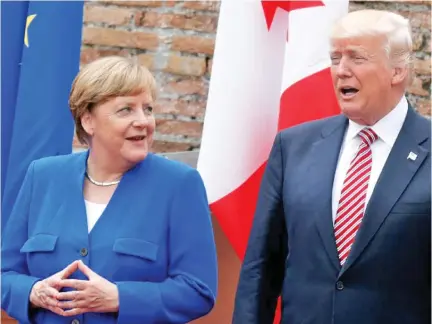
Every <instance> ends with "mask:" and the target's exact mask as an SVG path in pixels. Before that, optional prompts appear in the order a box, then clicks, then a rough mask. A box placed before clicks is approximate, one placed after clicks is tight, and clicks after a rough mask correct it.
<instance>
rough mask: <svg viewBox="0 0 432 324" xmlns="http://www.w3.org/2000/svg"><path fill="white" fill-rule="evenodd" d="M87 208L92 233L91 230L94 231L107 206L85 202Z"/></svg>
mask: <svg viewBox="0 0 432 324" xmlns="http://www.w3.org/2000/svg"><path fill="white" fill-rule="evenodd" d="M85 206H86V211H87V225H88V232H89V233H90V232H91V230H92V229H93V226H94V225H95V224H96V222H97V221H98V219H99V218H100V217H101V215H102V213H103V211H104V210H105V208H106V206H107V204H98V203H94V202H91V201H87V200H85Z"/></svg>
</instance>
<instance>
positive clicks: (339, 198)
mask: <svg viewBox="0 0 432 324" xmlns="http://www.w3.org/2000/svg"><path fill="white" fill-rule="evenodd" d="M410 35H411V34H410V26H409V23H408V21H407V20H405V19H404V18H403V17H401V16H399V15H396V14H393V13H389V12H384V11H372V10H364V11H357V12H351V13H349V14H348V15H347V16H345V17H344V18H342V19H341V20H340V21H338V22H337V24H336V26H335V27H334V29H333V31H332V37H331V59H332V67H331V69H332V74H333V77H334V86H335V91H336V95H337V97H338V100H339V104H340V107H341V110H342V114H341V115H338V116H334V117H330V118H326V119H322V120H319V121H313V122H308V123H304V124H302V125H298V126H296V127H292V128H290V129H287V130H284V131H282V132H280V133H279V134H278V135H277V137H276V140H275V142H274V145H273V148H272V151H271V154H270V157H269V160H268V164H267V169H266V171H265V174H264V177H263V181H262V186H261V189H260V195H259V200H258V204H257V209H256V213H255V218H254V223H253V228H252V231H251V234H250V239H249V245H248V248H247V252H246V256H245V259H244V263H243V265H242V270H241V275H240V280H239V285H238V290H237V295H236V300H235V310H234V316H233V323H235V324H270V323H272V322H273V319H274V311H275V306H276V302H277V298H278V296H279V295H280V296H281V298H282V323H284V324H285V323H286V324H429V323H430V322H431V299H430V295H431V279H430V277H431V157H430V146H431V142H430V134H431V122H430V120H428V119H426V118H424V117H422V116H421V115H419V114H418V113H417V112H416V111H415V110H414V109H413V108H412V107H411V105H410V104H409V103H408V102H407V100H406V98H405V91H406V88H407V86H408V85H409V82H410V61H411V55H412V40H411V36H410ZM309 108H310V109H313V108H312V107H309Z"/></svg>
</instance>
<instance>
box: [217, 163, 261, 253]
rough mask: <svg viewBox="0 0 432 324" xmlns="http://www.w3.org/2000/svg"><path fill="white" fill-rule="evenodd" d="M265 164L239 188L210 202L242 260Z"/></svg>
mask: <svg viewBox="0 0 432 324" xmlns="http://www.w3.org/2000/svg"><path fill="white" fill-rule="evenodd" d="M265 165H266V163H264V164H262V165H261V166H260V167H259V168H258V169H257V170H256V171H255V172H254V173H252V175H251V176H250V177H249V178H248V179H247V180H246V181H245V182H243V183H242V184H241V185H240V186H239V187H238V188H237V189H235V190H234V191H232V192H230V193H229V194H227V195H226V196H224V197H222V198H221V199H219V200H217V201H215V202H213V203H212V204H210V209H211V211H212V213H213V214H214V215H215V216H216V217H217V219H218V221H219V224H220V226H221V228H222V230H223V232H224V233H225V235H226V236H227V238H228V240H229V242H230V243H231V245H232V246H233V248H234V251H235V252H236V254H237V256H238V257H239V258H240V260H243V258H244V255H245V253H246V246H247V242H248V238H249V233H250V230H251V228H252V221H253V216H254V213H255V207H256V203H257V200H258V192H259V187H260V183H261V179H262V176H263V174H264V169H265Z"/></svg>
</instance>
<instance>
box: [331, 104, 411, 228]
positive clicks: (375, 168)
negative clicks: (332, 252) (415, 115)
mask: <svg viewBox="0 0 432 324" xmlns="http://www.w3.org/2000/svg"><path fill="white" fill-rule="evenodd" d="M407 112H408V102H407V100H406V98H405V96H403V97H402V99H401V100H400V101H399V103H398V104H397V106H396V107H395V108H394V109H393V110H391V111H390V112H389V113H388V114H387V115H386V116H384V117H383V118H382V119H380V120H379V121H378V122H377V123H376V124H375V125H373V126H371V127H370V128H372V129H373V130H374V131H375V133H376V134H377V135H378V139H377V140H376V141H375V142H374V143H372V145H371V150H372V170H371V174H370V178H369V185H368V190H367V193H366V206H367V203H368V202H369V199H370V196H371V195H372V192H373V190H374V188H375V184H376V183H377V181H378V178H379V176H380V174H381V171H382V169H383V167H384V164H385V162H386V161H387V158H388V156H389V154H390V151H391V149H392V147H393V145H394V143H395V141H396V138H397V137H398V135H399V132H400V130H401V128H402V125H403V123H404V121H405V117H406V114H407ZM365 127H366V126H364V125H359V124H357V123H355V122H353V121H351V120H350V121H349V125H348V127H347V130H346V133H345V137H344V140H343V142H342V147H341V151H340V154H339V161H338V165H337V167H336V172H335V177H334V182H333V193H332V210H333V212H332V214H333V223H334V221H335V219H336V212H337V208H338V204H339V198H340V194H341V191H342V187H343V182H344V180H345V176H346V173H347V172H348V168H349V166H350V163H351V160H352V159H353V158H354V156H355V155H356V153H357V150H358V147H359V145H360V144H361V139H360V137H359V136H357V135H358V133H359V132H360V131H361V130H362V129H363V128H365Z"/></svg>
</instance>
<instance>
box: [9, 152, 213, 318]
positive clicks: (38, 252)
mask: <svg viewBox="0 0 432 324" xmlns="http://www.w3.org/2000/svg"><path fill="white" fill-rule="evenodd" d="M87 156H88V152H83V153H75V154H70V155H66V156H58V157H49V158H43V159H41V160H38V161H35V162H33V163H31V165H30V167H29V169H28V172H27V175H26V177H25V180H24V183H23V186H22V189H21V191H20V193H19V197H18V199H17V201H16V204H15V207H14V209H13V212H12V214H11V217H10V219H9V222H8V224H7V227H6V229H5V232H4V236H3V238H2V240H3V242H2V262H1V271H2V308H3V309H5V311H6V312H7V313H8V314H9V315H11V316H12V317H14V318H16V319H17V320H18V321H19V322H20V323H44V324H50V323H71V321H72V320H73V319H77V320H79V321H80V322H81V323H89V324H90V323H95V324H99V323H118V324H122V323H124V324H134V323H136V324H138V323H139V324H143V323H187V322H189V321H191V320H193V319H195V318H198V317H200V316H203V315H205V314H206V313H208V312H209V311H210V310H211V309H212V307H213V305H214V302H215V298H216V289H217V260H216V251H215V243H214V236H213V230H212V224H211V218H210V211H209V207H208V202H207V196H206V191H205V188H204V185H203V182H202V180H201V177H200V175H199V173H198V172H197V171H196V170H195V169H192V168H190V167H188V166H186V165H184V164H181V163H179V162H174V161H170V160H168V159H165V158H163V157H160V156H157V155H153V154H149V155H148V156H147V157H146V158H145V160H144V161H143V162H141V163H139V164H138V165H136V166H135V167H134V168H133V169H131V170H129V171H128V172H127V173H126V174H125V175H124V177H123V178H122V180H121V182H120V184H119V185H118V187H117V189H116V191H115V192H114V194H113V196H112V198H111V200H110V202H109V204H108V206H107V207H106V209H105V211H104V212H103V214H102V215H101V217H100V219H99V220H98V221H97V223H96V224H95V226H94V228H93V229H92V231H91V232H90V234H88V229H87V218H86V210H85V204H84V198H83V181H84V172H85V167H86V160H87ZM77 259H81V260H82V261H83V262H84V263H85V264H87V265H88V266H89V267H90V268H91V269H92V270H93V271H95V272H96V273H98V274H99V275H101V276H103V277H104V278H106V279H108V280H109V281H111V282H114V283H116V284H117V286H118V290H119V299H120V306H119V312H118V313H116V314H113V313H87V314H84V315H80V316H74V317H61V316H59V315H56V314H54V313H52V312H50V311H48V310H44V309H40V310H37V311H35V312H33V311H32V312H31V313H29V294H30V291H31V288H32V286H33V284H34V283H35V282H36V281H37V280H40V279H44V278H46V277H49V276H51V275H52V274H54V273H56V272H58V271H60V270H62V269H63V268H64V267H66V266H67V265H68V264H70V263H71V262H73V261H74V260H77ZM71 278H75V279H84V280H85V279H87V278H86V277H85V276H84V275H83V274H82V273H81V272H80V271H77V272H75V273H74V274H73V275H72V277H71Z"/></svg>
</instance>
